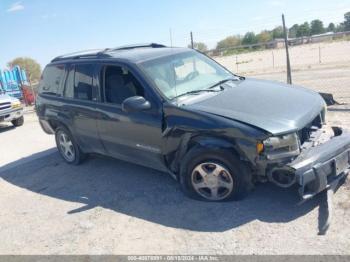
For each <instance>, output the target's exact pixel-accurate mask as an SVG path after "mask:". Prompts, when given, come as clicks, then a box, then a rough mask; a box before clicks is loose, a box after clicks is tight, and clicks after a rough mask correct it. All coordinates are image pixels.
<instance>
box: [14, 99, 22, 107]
mask: <svg viewBox="0 0 350 262" xmlns="http://www.w3.org/2000/svg"><path fill="white" fill-rule="evenodd" d="M11 107H12V108H19V107H22V104H21V102H20V101H18V100H17V101H13V102H12V103H11Z"/></svg>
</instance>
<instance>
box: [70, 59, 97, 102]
mask: <svg viewBox="0 0 350 262" xmlns="http://www.w3.org/2000/svg"><path fill="white" fill-rule="evenodd" d="M93 70H94V66H93V65H90V64H83V65H75V73H74V98H76V99H81V100H92V76H93Z"/></svg>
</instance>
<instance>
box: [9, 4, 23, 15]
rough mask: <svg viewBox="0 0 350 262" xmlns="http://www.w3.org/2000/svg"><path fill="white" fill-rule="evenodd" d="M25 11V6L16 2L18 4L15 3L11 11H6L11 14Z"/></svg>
mask: <svg viewBox="0 0 350 262" xmlns="http://www.w3.org/2000/svg"><path fill="white" fill-rule="evenodd" d="M23 9H24V5H22V2H16V3H13V4H12V5H11V6H10V8H9V9H7V10H6V11H7V12H9V13H11V12H17V11H20V10H23Z"/></svg>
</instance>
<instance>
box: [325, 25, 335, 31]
mask: <svg viewBox="0 0 350 262" xmlns="http://www.w3.org/2000/svg"><path fill="white" fill-rule="evenodd" d="M327 32H335V24H334V23H329V25H328V27H327Z"/></svg>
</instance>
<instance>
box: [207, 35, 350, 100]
mask: <svg viewBox="0 0 350 262" xmlns="http://www.w3.org/2000/svg"><path fill="white" fill-rule="evenodd" d="M349 40H350V39H349V38H346V39H339V40H337V41H326V42H319V43H308V44H300V45H295V46H290V48H289V53H290V61H291V68H292V80H293V84H296V85H301V86H305V87H307V88H311V89H313V90H315V91H317V92H324V93H331V94H333V96H334V98H335V100H336V101H337V102H339V103H344V104H350V41H349ZM253 50H254V49H252V50H250V52H246V53H241V54H232V53H234V52H235V50H234V49H230V50H229V52H226V55H225V52H221V54H220V55H217V54H216V55H215V53H209V55H211V56H212V58H214V59H215V60H216V61H218V62H219V63H221V64H222V65H224V66H225V67H227V68H228V69H230V70H231V71H232V72H235V73H237V74H240V75H244V76H251V77H255V78H261V79H269V80H276V81H280V82H286V81H287V73H286V51H285V48H284V46H280V47H279V48H278V46H277V48H273V49H265V50H262V51H253ZM237 51H238V50H237ZM229 53H231V54H232V55H229ZM237 53H238V52H237Z"/></svg>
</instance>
